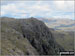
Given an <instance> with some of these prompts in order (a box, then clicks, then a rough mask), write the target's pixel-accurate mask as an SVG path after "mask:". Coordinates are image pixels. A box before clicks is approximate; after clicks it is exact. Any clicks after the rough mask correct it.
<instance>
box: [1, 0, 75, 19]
mask: <svg viewBox="0 0 75 56" xmlns="http://www.w3.org/2000/svg"><path fill="white" fill-rule="evenodd" d="M4 3H5V2H4ZM59 11H60V12H63V13H66V15H65V18H71V17H72V18H73V15H69V14H67V12H74V1H16V2H12V3H9V2H7V4H4V5H1V16H5V15H6V16H7V14H9V15H12V16H13V17H21V18H22V17H31V16H40V17H46V18H48V17H56V18H57V17H61V18H62V17H64V16H63V15H62V14H60V13H58V12H59ZM54 14H56V15H54Z"/></svg>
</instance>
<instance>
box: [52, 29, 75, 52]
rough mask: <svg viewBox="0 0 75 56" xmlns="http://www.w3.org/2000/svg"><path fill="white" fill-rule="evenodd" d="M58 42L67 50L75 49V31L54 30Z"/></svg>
mask: <svg viewBox="0 0 75 56" xmlns="http://www.w3.org/2000/svg"><path fill="white" fill-rule="evenodd" d="M52 33H53V35H54V37H55V40H56V42H58V43H59V44H60V45H61V46H62V47H64V48H65V50H66V51H73V50H74V32H66V31H61V30H57V31H52Z"/></svg>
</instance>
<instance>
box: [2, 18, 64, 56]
mask: <svg viewBox="0 0 75 56" xmlns="http://www.w3.org/2000/svg"><path fill="white" fill-rule="evenodd" d="M1 23H2V26H4V25H5V26H6V28H8V29H9V28H11V29H10V30H9V31H10V34H9V33H5V32H2V33H4V34H6V35H8V36H11V40H10V42H12V43H14V44H13V45H14V46H15V47H16V48H18V49H20V50H22V51H23V53H24V54H26V51H27V54H26V55H51V54H58V53H59V51H64V49H63V48H62V47H61V46H60V45H58V44H57V43H56V41H55V40H54V37H53V35H52V33H51V31H50V29H49V28H48V27H47V26H46V25H45V24H44V23H43V22H42V21H39V20H37V19H36V18H29V19H13V20H8V21H6V20H5V21H4V20H2V21H1ZM5 26H4V27H3V28H5ZM3 28H2V29H3ZM6 28H5V29H6ZM5 29H4V31H5ZM12 29H13V30H15V31H14V33H13V34H18V33H20V34H21V36H22V37H20V36H18V37H16V38H17V39H16V38H15V36H16V35H13V34H12V35H11V33H12V31H11V30H12ZM6 31H7V29H6ZM9 31H7V32H9ZM20 34H19V35H20ZM13 36H14V37H13ZM2 38H3V37H2ZM5 38H6V39H8V40H7V41H9V39H10V37H9V38H8V37H5ZM3 39H4V38H3ZM12 40H13V41H12ZM16 41H17V43H15V42H16ZM3 42H4V41H2V43H3ZM23 46H24V47H23ZM5 48H6V47H5ZM8 48H9V47H8ZM22 48H23V49H22ZM24 48H25V50H26V51H25V50H24Z"/></svg>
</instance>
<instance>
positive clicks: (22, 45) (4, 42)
mask: <svg viewBox="0 0 75 56" xmlns="http://www.w3.org/2000/svg"><path fill="white" fill-rule="evenodd" d="M12 36H13V37H12ZM1 51H2V52H1V54H2V55H4V54H6V55H24V54H25V55H27V54H31V55H33V54H37V51H36V50H35V49H34V48H33V47H32V46H31V44H30V43H29V41H28V40H27V39H26V38H24V37H23V36H22V34H21V33H19V32H17V31H16V30H14V29H12V28H11V27H9V26H8V25H7V24H5V23H2V24H1Z"/></svg>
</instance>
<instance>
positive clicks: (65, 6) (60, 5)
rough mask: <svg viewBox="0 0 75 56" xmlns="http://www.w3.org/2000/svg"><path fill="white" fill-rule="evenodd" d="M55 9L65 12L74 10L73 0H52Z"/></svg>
mask: <svg viewBox="0 0 75 56" xmlns="http://www.w3.org/2000/svg"><path fill="white" fill-rule="evenodd" d="M54 5H55V7H56V9H57V10H59V11H65V12H70V11H73V12H74V1H54Z"/></svg>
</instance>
